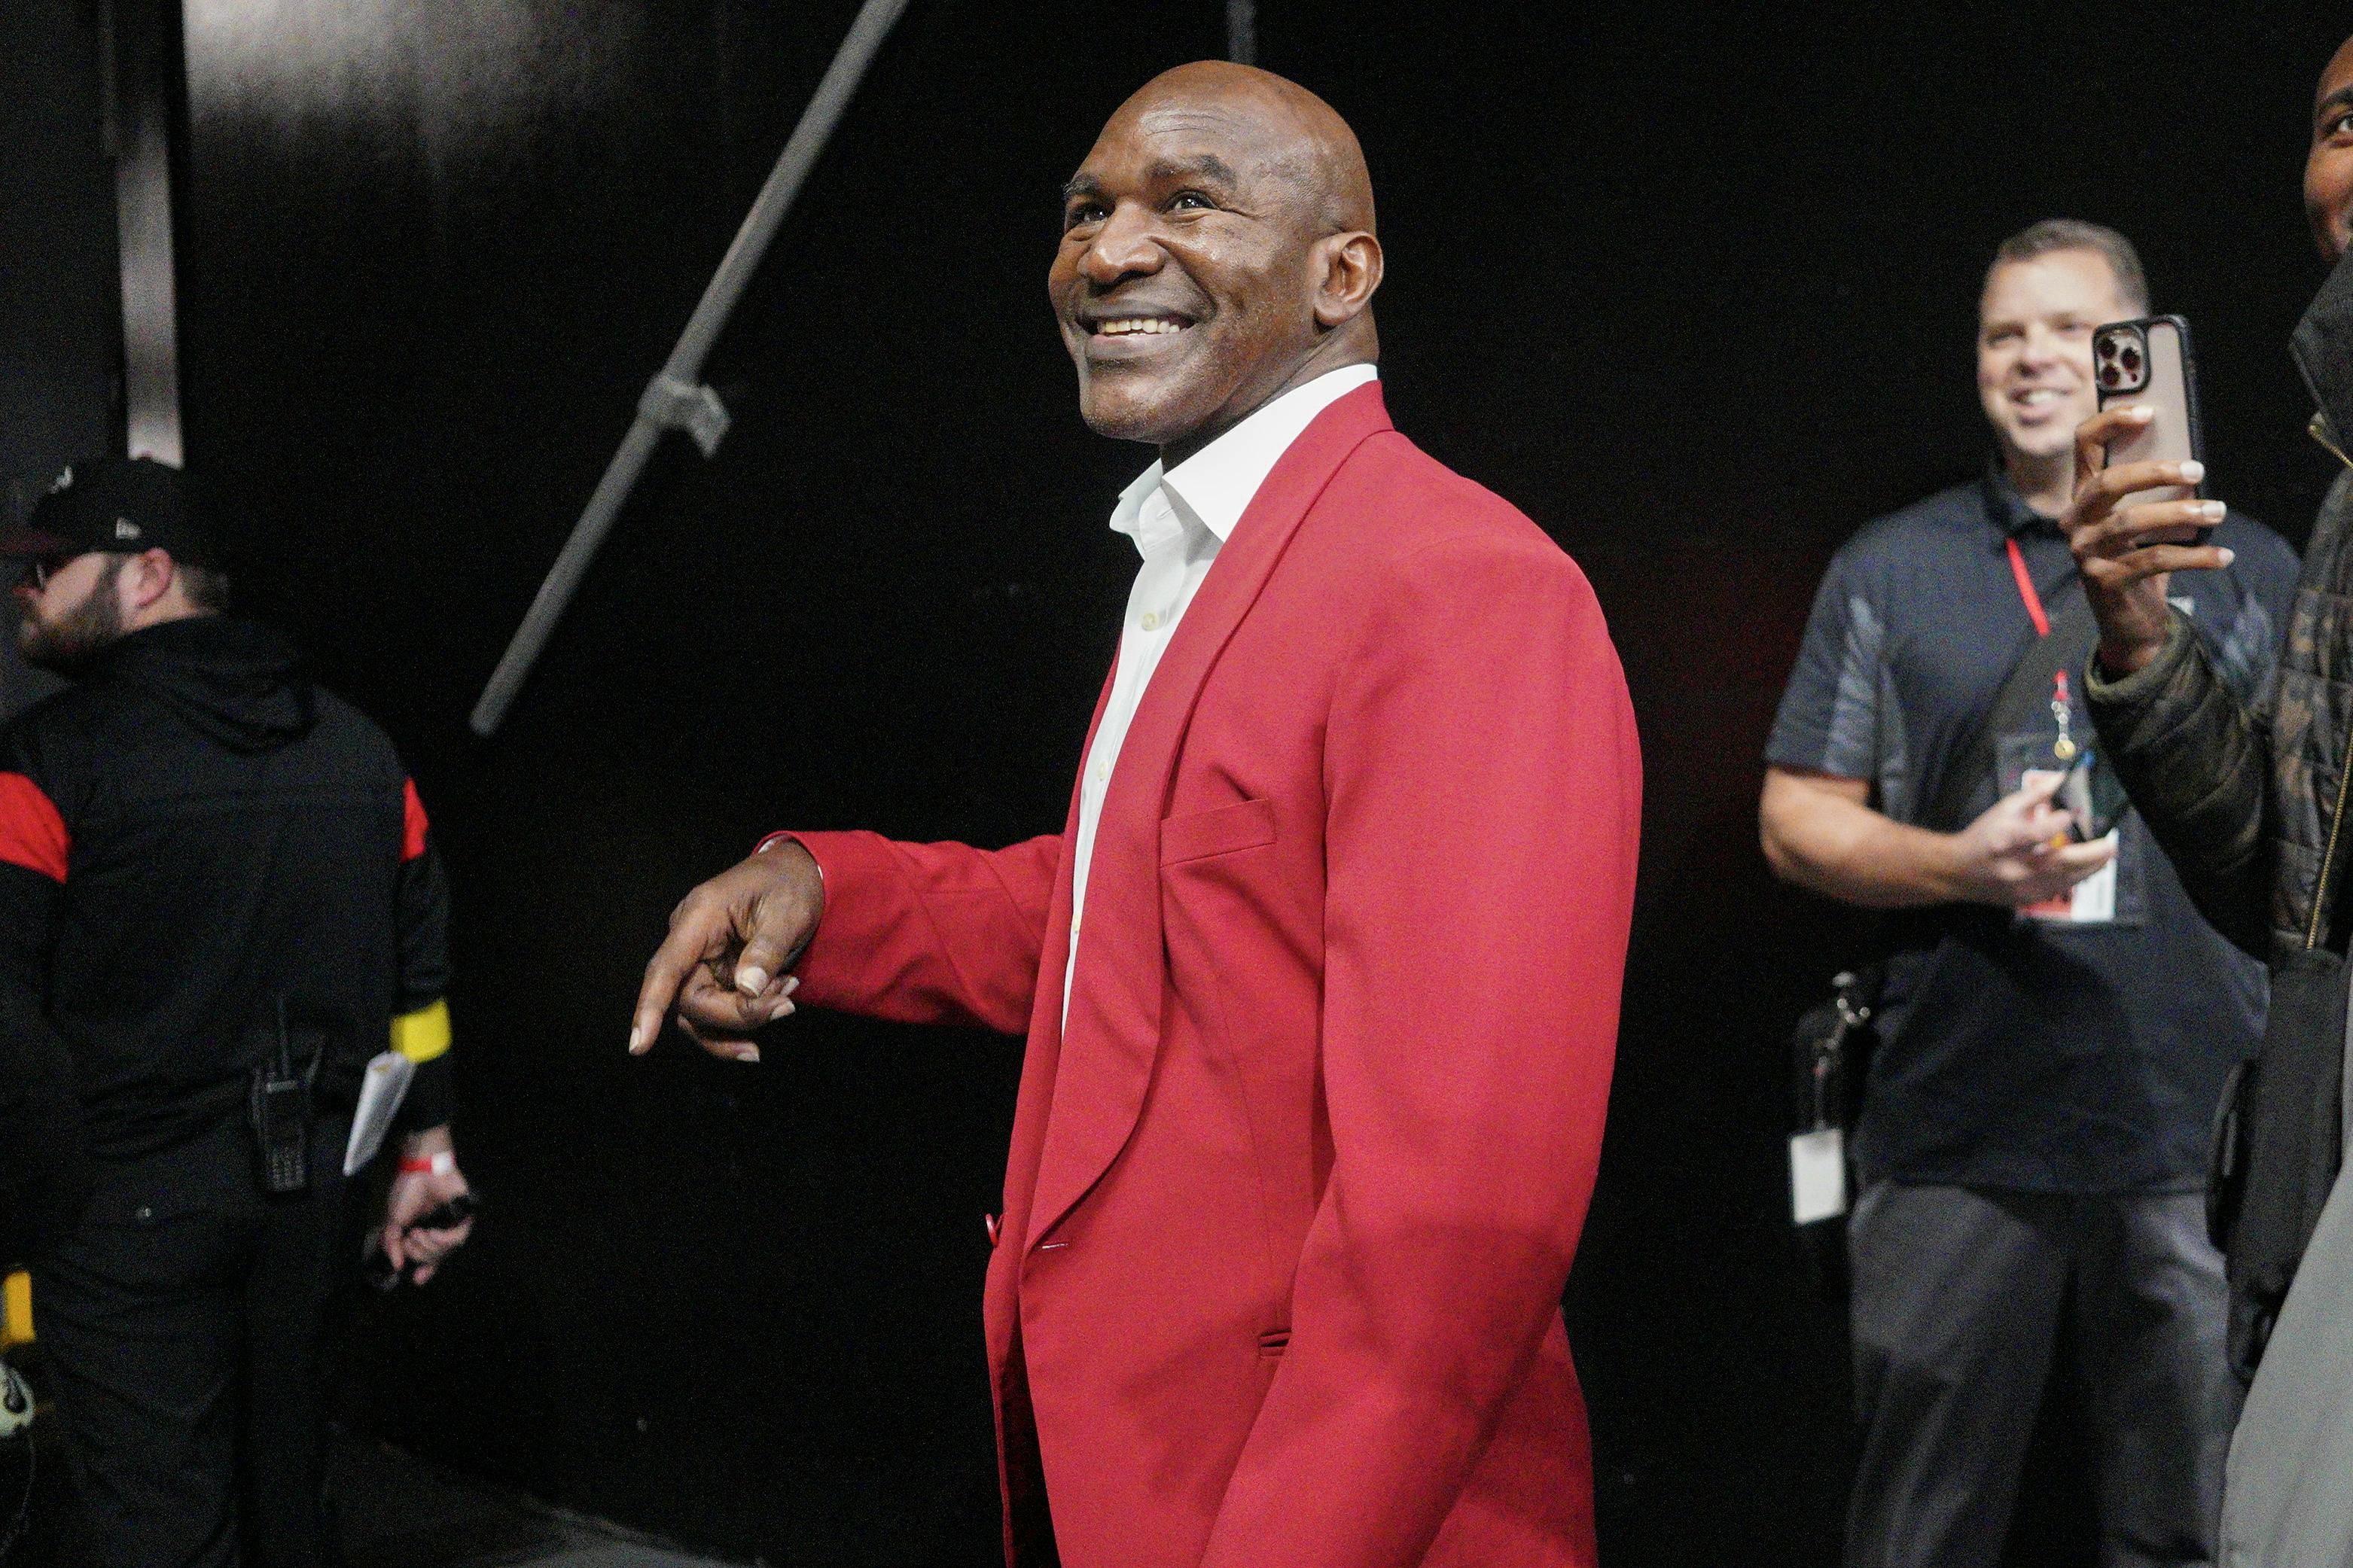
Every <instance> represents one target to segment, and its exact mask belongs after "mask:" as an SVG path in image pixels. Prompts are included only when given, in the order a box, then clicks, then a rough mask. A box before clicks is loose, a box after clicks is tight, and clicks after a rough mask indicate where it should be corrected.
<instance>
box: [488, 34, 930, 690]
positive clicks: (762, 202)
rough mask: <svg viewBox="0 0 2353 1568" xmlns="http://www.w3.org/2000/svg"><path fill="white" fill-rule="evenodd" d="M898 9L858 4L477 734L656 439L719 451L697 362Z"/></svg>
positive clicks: (522, 670)
mask: <svg viewBox="0 0 2353 1568" xmlns="http://www.w3.org/2000/svg"><path fill="white" fill-rule="evenodd" d="M906 8H907V0H866V4H865V5H864V6H863V7H861V8H860V11H859V13H858V19H857V20H856V21H855V22H853V23H851V24H850V27H849V36H848V37H845V38H843V39H842V41H841V47H840V48H839V50H838V51H836V53H835V55H834V57H833V64H832V65H831V66H829V67H828V68H826V73H825V78H824V79H823V80H821V81H819V82H818V84H817V91H816V92H815V93H814V94H813V95H812V96H811V97H810V99H809V102H808V107H807V109H806V110H802V111H801V119H800V123H799V124H798V125H797V126H795V127H794V128H793V134H792V138H791V140H790V141H788V142H786V143H785V150H784V153H783V155H782V156H780V157H778V158H777V160H776V168H775V169H774V170H772V171H771V172H770V173H769V174H768V179H767V183H766V184H764V185H762V186H761V187H760V195H759V196H758V198H757V199H755V200H754V202H753V203H752V210H751V211H750V212H748V213H746V214H745V215H744V224H743V226H742V227H741V228H739V229H737V230H736V231H735V241H734V243H733V244H732V245H730V246H729V247H727V254H726V256H725V257H724V258H723V259H722V260H721V261H720V263H719V270H718V271H716V272H714V273H712V277H711V282H710V284H709V285H708V286H707V287H705V288H704V289H703V290H702V302H701V303H700V304H698V305H696V306H695V308H694V314H693V315H692V316H691V317H690V318H689V319H688V321H687V323H686V331H684V332H682V333H681V334H680V336H679V340H678V346H677V347H676V348H674V349H672V350H671V351H670V358H669V359H668V360H667V361H666V362H664V363H663V365H662V367H661V369H660V370H659V372H657V373H656V374H655V375H654V378H653V380H652V381H650V382H649V383H648V384H647V385H646V390H645V393H644V394H643V395H641V396H640V397H639V398H638V416H637V418H636V420H635V421H634V422H632V423H631V425H630V426H629V432H628V435H627V436H624V437H622V438H621V446H620V449H619V450H618V451H617V452H615V453H614V454H613V460H612V461H611V462H610V463H608V464H607V465H606V468H605V477H604V478H603V479H599V480H598V481H597V482H596V492H595V493H594V494H592V495H591V496H590V497H589V498H588V505H587V507H586V510H583V511H582V512H581V514H580V521H578V522H576V523H575V524H573V526H572V537H571V538H569V539H567V540H565V542H564V550H563V552H562V553H561V554H559V555H557V556H556V558H555V564H554V566H553V567H552V568H550V569H549V571H548V574H547V581H545V582H544V583H542V584H540V587H539V594H538V596H537V597H535V598H533V600H532V602H531V610H530V612H529V613H528V614H526V615H525V616H523V620H522V626H520V627H519V628H517V630H516V632H515V635H514V640H513V641H512V642H510V643H509V644H508V645H507V650H506V653H505V654H504V655H503V656H502V657H501V658H500V659H499V664H498V668H496V669H494V670H492V671H491V679H490V683H489V684H488V685H487V686H485V687H484V688H483V689H482V696H481V700H480V701H479V702H477V703H475V704H474V713H473V718H472V720H471V721H470V722H471V723H472V725H473V729H474V732H475V733H476V734H478V735H483V736H488V735H491V734H493V733H495V732H496V731H497V730H498V727H499V724H500V722H501V721H502V720H503V719H504V718H505V717H506V712H507V709H508V707H509V706H510V705H511V704H512V702H513V701H514V700H515V694H516V693H517V692H518V691H520V690H522V683H523V681H524V679H526V678H528V677H529V676H530V674H531V668H532V666H533V664H535V663H537V662H538V659H539V656H540V654H541V653H542V652H543V650H544V649H545V648H546V647H547V640H548V638H549V637H550V636H552V635H553V634H554V630H555V624H556V622H557V621H559V620H561V619H562V618H563V616H564V611H565V606H566V605H569V604H571V602H572V595H573V594H574V593H575V592H576V591H577V590H578V588H579V586H580V579H581V578H582V577H583V576H585V575H586V573H587V571H588V563H590V562H592V561H594V560H595V559H596V552H597V550H598V549H599V548H601V547H602V546H603V544H604V542H605V536H606V535H607V534H608V533H610V532H611V531H612V529H613V523H614V521H615V519H617V517H619V516H620V512H621V508H622V506H623V505H624V504H625V503H626V502H627V501H628V499H629V492H630V491H631V490H632V489H636V488H637V483H638V477H639V476H640V475H641V474H642V473H644V471H645V467H646V464H647V462H648V461H649V460H650V459H651V458H652V457H653V455H654V448H655V447H656V446H658V445H659V442H660V440H661V434H662V432H663V431H664V430H670V429H681V430H684V431H685V432H686V433H687V434H688V435H690V436H691V437H693V438H694V443H695V445H696V446H698V447H702V455H703V456H704V457H706V458H708V457H710V456H711V455H712V453H713V452H715V451H717V450H718V449H719V442H720V440H721V438H722V437H724V436H725V435H726V433H727V410H726V408H725V406H724V405H722V404H721V403H720V401H719V397H718V395H717V394H715V393H713V392H712V390H711V389H710V388H709V387H707V386H705V385H703V384H702V363H703V361H704V360H705V359H707V358H708V357H709V356H710V353H711V349H712V344H714V343H716V342H718V341H719V334H720V332H721V331H722V330H723V329H724V328H725V327H726V325H727V318H728V316H729V314H730V313H731V312H733V310H734V309H735V303H736V301H737V300H739V299H741V298H742V297H743V293H744V287H745V286H746V285H747V284H749V283H750V282H751V280H752V275H753V274H754V272H756V271H758V270H759V267H760V261H761V258H763V257H765V255H766V254H767V251H768V246H769V243H770V242H771V241H773V240H774V239H775V238H776V228H777V226H778V225H780V224H782V223H783V222H784V220H785V214H786V212H787V211H789V210H790V209H791V207H792V205H793V198H794V197H795V196H796V195H799V194H800V188H801V184H802V182H803V181H805V180H807V178H808V173H809V170H810V169H811V168H812V167H814V166H815V165H816V163H817V161H818V154H820V153H823V152H824V151H825V144H826V142H828V140H830V139H831V137H832V135H833V132H834V127H835V126H837V125H838V124H839V123H840V121H841V116H842V113H843V111H844V110H847V109H848V108H849V100H850V99H851V98H852V97H853V96H855V95H856V93H857V91H858V84H859V82H860V80H861V79H863V78H864V77H865V75H866V69H867V68H868V67H869V66H871V65H872V64H873V63H874V57H875V55H876V54H877V53H878V52H879V51H880V50H881V47H882V40H883V39H884V38H885V37H888V36H889V34H890V31H891V28H892V25H893V24H895V23H896V22H897V21H898V19H899V16H900V13H902V12H903V11H904V10H905V9H906Z"/></svg>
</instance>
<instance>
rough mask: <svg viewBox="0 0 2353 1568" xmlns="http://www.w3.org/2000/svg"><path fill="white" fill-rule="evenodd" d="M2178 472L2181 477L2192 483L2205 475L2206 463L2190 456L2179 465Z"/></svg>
mask: <svg viewBox="0 0 2353 1568" xmlns="http://www.w3.org/2000/svg"><path fill="white" fill-rule="evenodd" d="M2180 472H2181V477H2182V478H2183V479H2188V480H2189V482H2190V483H2191V484H2193V485H2194V484H2196V483H2197V482H2198V481H2199V480H2200V479H2204V478H2205V477H2206V465H2205V464H2203V463H2201V462H2200V461H2199V460H2198V459H2197V458H2190V459H2189V461H2188V462H2186V463H2184V464H2182V465H2181V470H2180Z"/></svg>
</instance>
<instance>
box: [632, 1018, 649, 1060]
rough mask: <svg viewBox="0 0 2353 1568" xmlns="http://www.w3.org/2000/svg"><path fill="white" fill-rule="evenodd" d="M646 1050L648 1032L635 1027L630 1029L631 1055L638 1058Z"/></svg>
mask: <svg viewBox="0 0 2353 1568" xmlns="http://www.w3.org/2000/svg"><path fill="white" fill-rule="evenodd" d="M645 1048H646V1032H645V1031H644V1030H643V1029H640V1028H638V1027H637V1026H635V1025H632V1026H630V1028H629V1054H630V1055H631V1056H636V1055H637V1054H638V1052H639V1051H642V1050H644V1049H645Z"/></svg>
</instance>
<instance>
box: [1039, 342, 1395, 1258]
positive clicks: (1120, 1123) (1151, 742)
mask: <svg viewBox="0 0 2353 1568" xmlns="http://www.w3.org/2000/svg"><path fill="white" fill-rule="evenodd" d="M1389 427H1390V426H1389V421H1388V414H1387V412H1386V410H1385V409H1384V406H1383V405H1382V402H1381V391H1380V384H1379V383H1377V382H1376V383H1373V384H1370V385H1367V386H1364V387H1360V388H1358V389H1357V390H1356V391H1354V392H1351V393H1349V394H1348V395H1346V396H1345V397H1342V398H1341V399H1339V401H1337V402H1335V403H1334V404H1333V405H1332V406H1331V407H1329V408H1327V409H1325V410H1324V412H1323V413H1321V414H1319V415H1317V416H1315V420H1314V423H1313V424H1311V425H1309V426H1307V428H1306V429H1305V430H1303V431H1302V432H1301V433H1300V436H1299V438H1298V439H1297V440H1295V441H1293V443H1292V444H1291V446H1290V448H1289V449H1288V450H1286V451H1285V452H1284V453H1283V455H1282V458H1280V459H1279V460H1278V461H1277V462H1276V463H1275V465H1274V468H1272V470H1271V471H1270V472H1269V473H1268V475H1267V477H1266V481H1265V482H1264V483H1263V484H1261V485H1260V486H1259V488H1258V493H1257V494H1256V495H1255V496H1253V497H1252V498H1251V499H1250V505H1249V507H1248V508H1247V509H1245V510H1244V511H1243V512H1242V516H1241V521H1239V522H1238V523H1236V524H1235V525H1234V531H1233V535H1232V537H1230V538H1229V539H1228V540H1227V541H1226V542H1225V544H1224V546H1223V547H1222V548H1220V549H1219V552H1218V559H1217V561H1216V563H1214V564H1212V565H1211V566H1210V568H1209V574H1208V576H1207V577H1206V578H1204V579H1203V580H1202V583H1201V586H1200V588H1199V589H1198V591H1197V592H1196V593H1195V594H1194V596H1193V602H1192V603H1191V604H1190V605H1187V607H1186V610H1185V617H1184V619H1183V620H1181V621H1180V622H1178V623H1177V626H1176V636H1175V637H1174V638H1172V639H1171V640H1170V642H1169V644H1168V648H1167V651H1166V653H1164V654H1163V655H1162V656H1161V659H1160V665H1159V668H1156V669H1155V670H1154V671H1153V672H1152V679H1151V681H1150V683H1149V684H1148V685H1146V686H1145V689H1144V698H1143V700H1142V701H1141V702H1140V703H1139V704H1138V705H1137V708H1136V710H1135V720H1134V723H1132V724H1131V725H1130V726H1129V728H1128V731H1127V737H1126V739H1125V740H1124V742H1122V743H1121V746H1120V752H1119V762H1118V763H1117V764H1116V765H1115V766H1114V767H1113V770H1112V776H1111V784H1110V786H1109V788H1108V789H1107V790H1106V791H1105V793H1104V795H1103V818H1102V820H1101V821H1100V822H1099V823H1098V824H1097V825H1096V827H1095V842H1094V855H1093V858H1092V862H1091V864H1090V865H1089V868H1088V876H1087V915H1086V926H1085V930H1084V931H1083V932H1082V936H1081V939H1080V942H1079V949H1078V953H1079V968H1078V973H1077V974H1076V976H1075V977H1074V978H1073V980H1072V983H1071V1008H1070V1017H1069V1020H1068V1022H1067V1023H1066V1024H1065V1025H1064V1026H1062V1028H1061V1029H1060V1052H1059V1056H1060V1060H1059V1062H1058V1064H1057V1066H1056V1068H1055V1077H1054V1082H1053V1090H1052V1107H1051V1114H1050V1117H1049V1118H1048V1121H1047V1125H1046V1136H1045V1144H1044V1148H1043V1150H1042V1152H1041V1155H1040V1158H1039V1168H1038V1185H1037V1191H1036V1194H1035V1198H1034V1201H1033V1203H1032V1205H1031V1208H1030V1223H1029V1229H1028V1232H1027V1235H1028V1237H1029V1246H1032V1247H1034V1246H1036V1245H1037V1244H1038V1243H1039V1242H1040V1241H1042V1240H1044V1239H1045V1238H1046V1234H1047V1232H1049V1231H1050V1230H1051V1229H1052V1228H1053V1227H1054V1226H1055V1225H1056V1224H1058V1223H1059V1222H1060V1220H1061V1218H1062V1216H1063V1215H1066V1214H1068V1213H1069V1212H1070V1211H1071V1207H1072V1206H1073V1205H1076V1204H1077V1203H1078V1201H1079V1200H1080V1199H1081V1198H1082V1197H1083V1196H1085V1195H1086V1194H1087V1192H1088V1190H1089V1189H1090V1188H1092V1186H1093V1185H1094V1184H1095V1183H1096V1182H1097V1181H1098V1180H1099V1179H1101V1177H1102V1175H1103V1172H1104V1171H1105V1170H1107V1169H1108V1168H1109V1167H1110V1165H1111V1163H1112V1161H1113V1159H1114V1158H1116V1157H1117V1155H1118V1153H1119V1152H1120V1150H1121V1149H1122V1148H1123V1147H1124V1146H1125V1144H1126V1142H1127V1139H1128V1135H1129V1134H1130V1133H1131V1132H1133V1131H1134V1128H1135V1121H1136V1117H1137V1115H1138V1113H1139V1112H1140V1111H1141V1110H1143V1107H1144V1095H1145V1089H1146V1087H1147V1086H1148V1085H1149V1084H1150V1083H1151V1080H1152V1065H1153V1061H1154V1059H1155V1058H1156V1057H1157V1055H1158V1053H1159V1047H1160V1014H1161V1002H1162V998H1163V991H1164V987H1165V984H1166V966H1165V964H1164V963H1163V962H1162V948H1161V930H1160V818H1161V816H1162V815H1163V813H1164V812H1165V811H1166V805H1167V799H1168V789H1169V784H1170V782H1171V780H1172V779H1173V778H1174V777H1175V774H1176V756H1177V752H1178V750H1179V747H1180V744H1181V742H1183V740H1184V735H1185V730H1186V726H1187V723H1188V722H1189V721H1191V719H1192V715H1193V708H1194V704H1195V702H1196V701H1197V700H1198V699H1199V697H1200V694H1201V686H1202V683H1203V681H1205V680H1206V679H1208V673H1209V670H1210V669H1211V668H1212V667H1214V666H1215V665H1216V663H1217V661H1218V656H1219V654H1220V653H1221V652H1223V651H1224V649H1225V647H1226V644H1227V642H1228V641H1229V639H1230V638H1231V637H1232V636H1233V634H1234V629H1235V628H1236V627H1237V626H1240V625H1241V622H1242V617H1243V616H1245V615H1246V614H1248V613H1249V610H1250V605H1252V604H1253V603H1255V602H1256V600H1257V598H1258V595H1259V592H1260V590H1261V589H1262V588H1263V587H1265V585H1266V580H1267V577H1268V576H1269V574H1271V573H1272V572H1273V570H1274V565H1275V563H1276V562H1277V561H1279V560H1281V559H1282V552H1283V550H1284V549H1285V548H1286V547H1287V546H1288V545H1289V544H1290V542H1291V539H1292V535H1293V534H1294V533H1295V532H1297V531H1298V528H1299V524H1300V521H1301V520H1302V519H1303V518H1304V517H1305V516H1306V515H1307V512H1308V510H1309V508H1310V507H1312V506H1313V505H1314V501H1315V498H1316V497H1317V496H1318V495H1320V494H1322V493H1323V490H1324V486H1325V485H1327V484H1329V483H1330V482H1331V479H1332V476H1333V475H1334V474H1335V473H1336V472H1337V471H1338V470H1339V468H1340V465H1341V463H1342V462H1343V461H1344V460H1345V458H1347V456H1348V454H1349V453H1351V452H1353V451H1355V450H1356V447H1357V446H1358V445H1360V444H1361V443H1362V442H1363V441H1364V440H1365V439H1366V437H1370V436H1373V435H1375V434H1377V433H1378V432H1380V431H1383V430H1387V429H1388V428H1389ZM1074 841H1075V840H1074ZM1063 882H1064V884H1065V886H1064V890H1063V894H1062V896H1061V897H1060V899H1059V900H1058V901H1057V904H1056V909H1057V911H1058V913H1059V914H1060V918H1061V921H1062V922H1063V929H1064V930H1065V931H1067V929H1068V923H1069V920H1070V908H1071V906H1070V900H1069V896H1068V895H1069V887H1068V884H1069V882H1070V875H1069V873H1068V872H1067V871H1066V872H1065V874H1064V877H1063ZM1060 956H1061V958H1062V960H1063V963H1064V964H1066V963H1068V960H1069V942H1068V941H1067V938H1066V939H1065V940H1064V942H1063V943H1062V953H1061V954H1060ZM1062 967H1063V964H1058V963H1054V962H1053V960H1052V959H1051V958H1049V960H1048V961H1047V963H1045V964H1043V965H1041V966H1040V969H1041V973H1039V1000H1038V1006H1039V1014H1038V1017H1037V1020H1036V1021H1035V1022H1033V1025H1032V1034H1031V1038H1032V1040H1033V1041H1034V1040H1035V1039H1036V1038H1037V1037H1038V1030H1039V1028H1040V1027H1041V1026H1043V1025H1044V1024H1045V1022H1046V1016H1045V1009H1046V1007H1047V1005H1048V1001H1047V990H1046V982H1047V978H1048V976H1047V974H1046V973H1044V971H1046V970H1049V969H1050V970H1052V971H1053V974H1052V979H1053V980H1054V982H1055V984H1054V986H1053V995H1052V1002H1053V1005H1054V1006H1055V1008H1056V1010H1057V1011H1059V1009H1060V1002H1061V985H1060V981H1061V969H1062Z"/></svg>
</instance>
